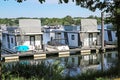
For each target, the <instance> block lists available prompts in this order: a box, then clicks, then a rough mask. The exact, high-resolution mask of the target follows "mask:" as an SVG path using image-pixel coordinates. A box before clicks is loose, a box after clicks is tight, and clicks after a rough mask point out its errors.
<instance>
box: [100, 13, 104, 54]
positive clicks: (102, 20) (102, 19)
mask: <svg viewBox="0 0 120 80" xmlns="http://www.w3.org/2000/svg"><path fill="white" fill-rule="evenodd" d="M101 37H102V38H101V39H102V40H101V51H102V52H104V11H103V12H101Z"/></svg>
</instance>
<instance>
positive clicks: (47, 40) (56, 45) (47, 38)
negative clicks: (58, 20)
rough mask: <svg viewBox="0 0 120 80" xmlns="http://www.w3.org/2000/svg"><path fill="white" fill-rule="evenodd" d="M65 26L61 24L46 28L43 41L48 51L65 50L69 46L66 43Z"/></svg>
mask: <svg viewBox="0 0 120 80" xmlns="http://www.w3.org/2000/svg"><path fill="white" fill-rule="evenodd" d="M63 31H64V28H63V26H61V25H58V26H48V27H45V28H44V33H43V43H44V44H45V50H46V51H65V50H69V46H68V45H66V44H65V39H64V36H63V35H64V33H63Z"/></svg>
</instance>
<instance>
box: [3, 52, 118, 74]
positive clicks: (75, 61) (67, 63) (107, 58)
mask: <svg viewBox="0 0 120 80" xmlns="http://www.w3.org/2000/svg"><path fill="white" fill-rule="evenodd" d="M117 55H118V53H117V51H111V52H106V53H104V54H96V53H93V54H90V55H86V56H81V55H71V56H69V57H62V58H58V57H52V58H47V59H44V60H33V59H30V60H21V61H19V63H23V64H31V65H32V64H38V63H41V62H45V63H46V64H47V65H52V64H53V63H55V62H59V63H60V64H59V65H60V66H61V65H62V66H64V67H65V69H64V71H63V73H64V75H67V74H68V73H69V75H70V76H75V75H77V74H80V73H81V72H85V71H87V70H89V69H94V70H101V69H103V70H106V69H108V68H109V67H111V66H114V64H115V62H116V60H117ZM13 63H14V64H15V63H16V62H8V63H7V64H13ZM3 64H4V63H3ZM5 64H6V63H5Z"/></svg>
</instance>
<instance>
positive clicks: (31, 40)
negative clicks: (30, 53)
mask: <svg viewBox="0 0 120 80" xmlns="http://www.w3.org/2000/svg"><path fill="white" fill-rule="evenodd" d="M30 45H33V46H35V36H30Z"/></svg>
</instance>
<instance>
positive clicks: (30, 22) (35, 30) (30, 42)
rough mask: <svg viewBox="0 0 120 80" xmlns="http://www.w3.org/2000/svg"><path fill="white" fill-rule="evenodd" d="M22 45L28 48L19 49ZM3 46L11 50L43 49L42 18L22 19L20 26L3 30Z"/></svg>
mask: <svg viewBox="0 0 120 80" xmlns="http://www.w3.org/2000/svg"><path fill="white" fill-rule="evenodd" d="M20 46H24V48H25V47H27V48H25V49H24V48H22V49H18V48H19V47H20ZM2 48H3V49H5V50H7V51H11V52H16V51H29V50H35V49H42V32H41V22H40V20H38V19H20V20H19V26H17V27H7V30H6V31H3V32H2Z"/></svg>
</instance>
